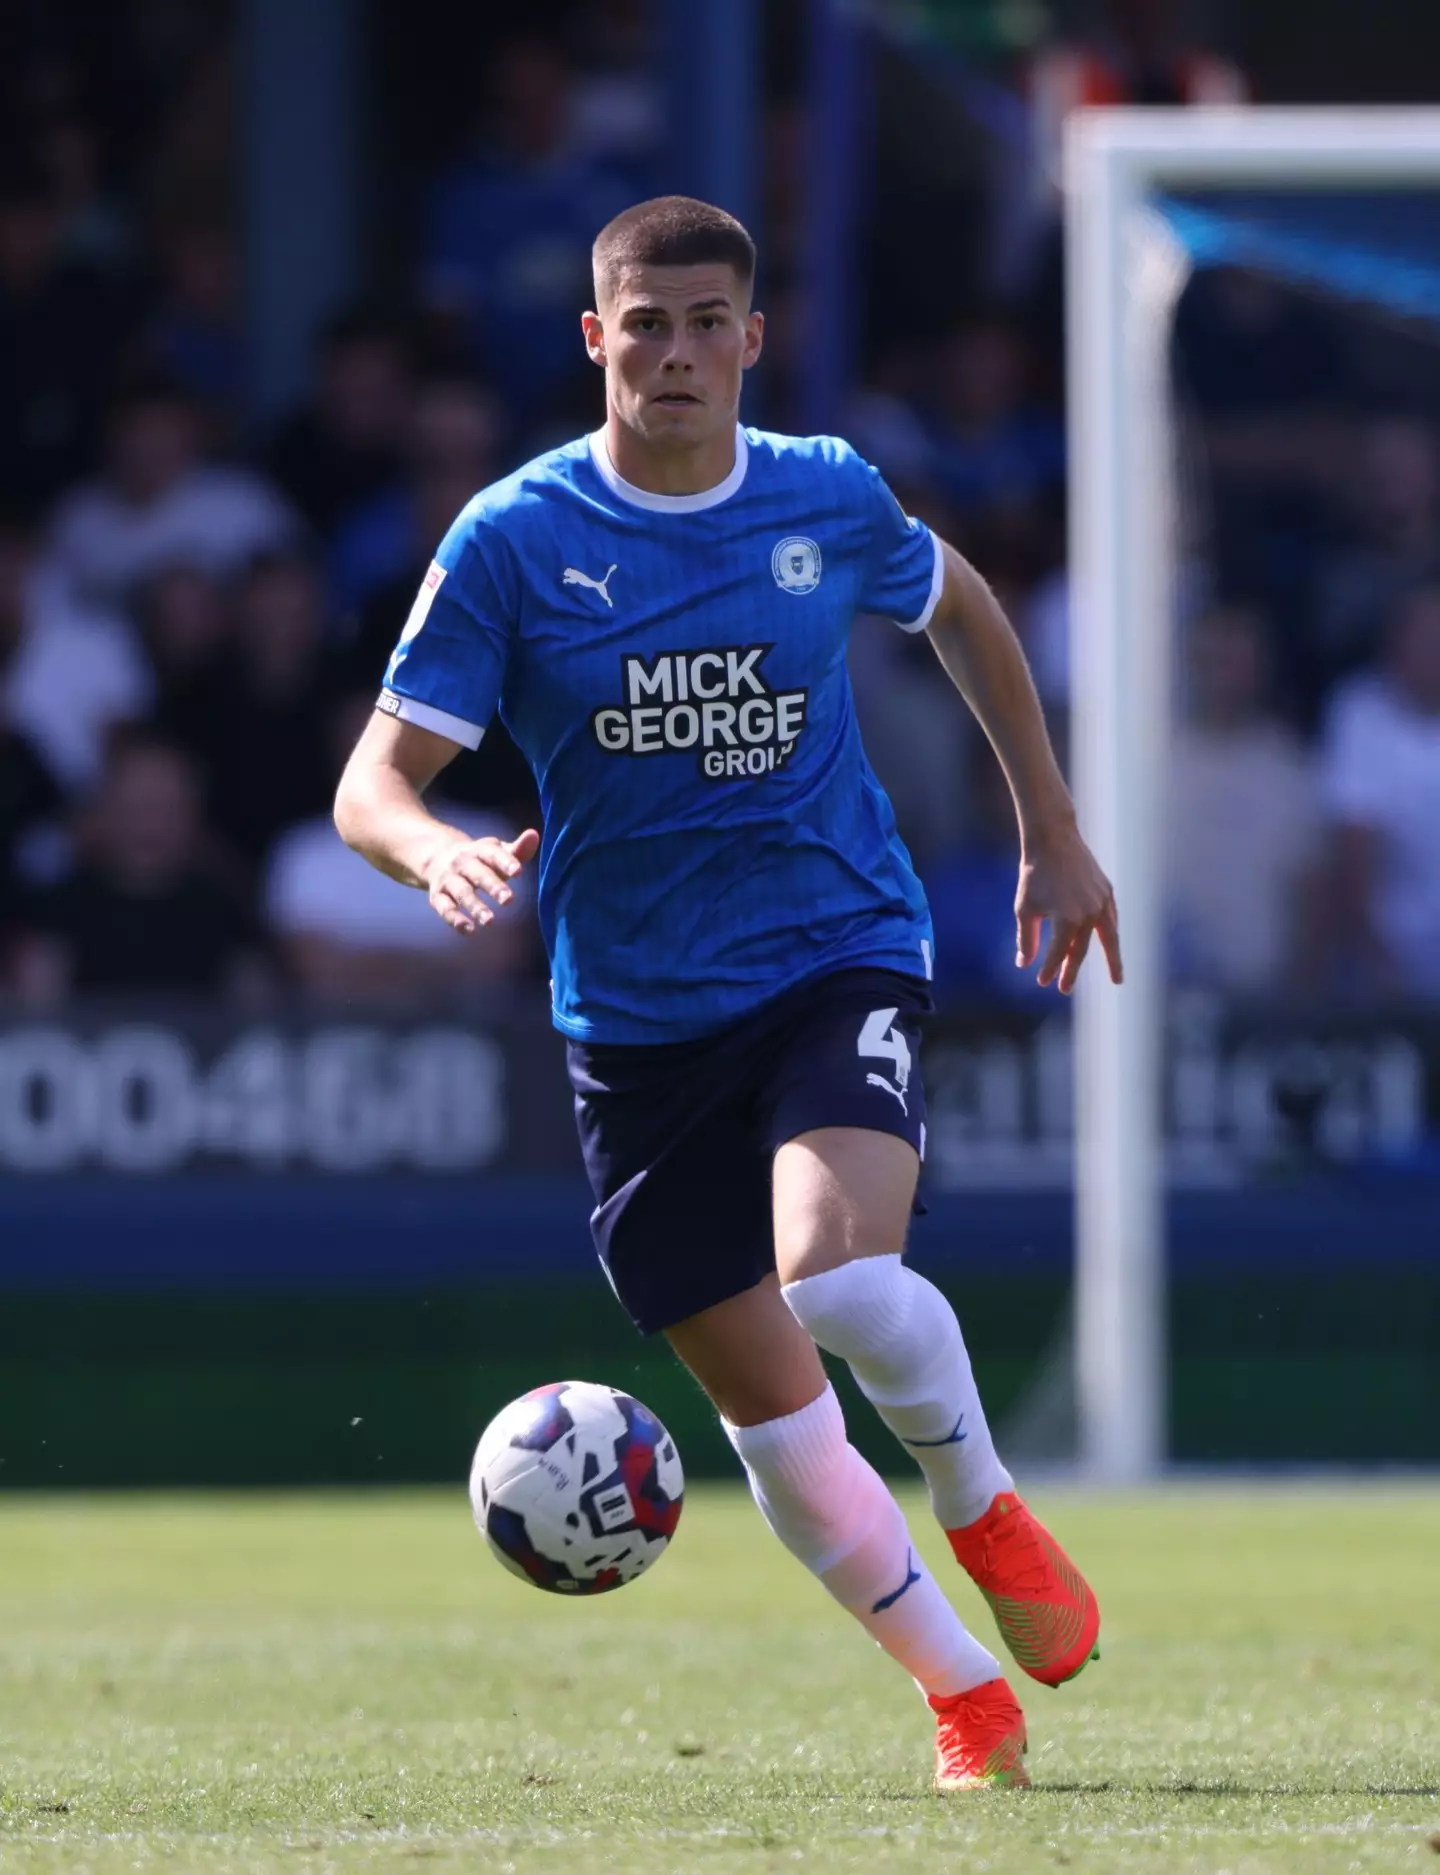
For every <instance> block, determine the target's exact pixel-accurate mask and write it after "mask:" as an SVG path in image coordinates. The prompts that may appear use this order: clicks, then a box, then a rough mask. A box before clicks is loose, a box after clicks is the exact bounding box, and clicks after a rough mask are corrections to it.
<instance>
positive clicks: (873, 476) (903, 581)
mask: <svg viewBox="0 0 1440 1875" xmlns="http://www.w3.org/2000/svg"><path fill="white" fill-rule="evenodd" d="M856 461H857V466H858V468H859V471H860V474H861V476H862V477H863V481H862V484H861V488H862V494H861V500H862V502H863V504H864V511H865V517H866V520H867V523H868V531H869V542H868V550H867V552H866V556H865V575H864V580H863V583H862V586H861V590H860V609H861V611H862V612H875V613H878V614H879V615H880V616H881V617H882V618H891V619H894V621H895V623H896V624H897V625H898V626H899V627H900V629H901V631H907V632H922V631H924V629H925V627H926V626H927V625H928V624H929V623H930V619H931V616H932V614H933V613H934V611H935V607H936V606H937V605H938V604H939V602H940V590H941V587H942V586H943V585H944V582H945V560H944V556H943V555H942V554H941V551H940V542H939V540H938V539H937V538H936V536H935V535H934V534H932V533H931V531H930V529H929V528H928V527H926V525H925V523H924V522H923V521H917V520H914V519H913V518H912V517H911V516H910V515H908V514H906V512H905V510H904V509H903V508H902V507H901V506H900V503H899V502H898V501H897V500H896V499H895V497H894V495H892V494H891V492H890V489H889V486H888V485H887V483H886V481H885V478H884V476H882V475H881V473H880V471H879V470H878V469H875V468H872V467H871V465H870V464H869V463H868V462H863V461H860V460H859V458H857V459H856Z"/></svg>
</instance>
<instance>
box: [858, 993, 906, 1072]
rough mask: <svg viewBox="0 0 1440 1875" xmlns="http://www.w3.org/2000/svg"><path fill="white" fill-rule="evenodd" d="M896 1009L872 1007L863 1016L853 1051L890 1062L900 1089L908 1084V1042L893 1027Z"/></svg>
mask: <svg viewBox="0 0 1440 1875" xmlns="http://www.w3.org/2000/svg"><path fill="white" fill-rule="evenodd" d="M899 1013H900V1012H899V1010H898V1009H872V1010H871V1012H870V1014H869V1015H868V1016H866V1018H865V1026H864V1028H862V1029H861V1031H860V1040H859V1042H858V1043H857V1044H856V1048H855V1052H856V1053H857V1054H859V1055H865V1056H868V1057H870V1058H872V1059H875V1060H880V1061H888V1062H890V1063H891V1064H892V1066H893V1069H894V1074H895V1081H896V1085H897V1086H898V1087H900V1088H901V1089H902V1090H903V1089H904V1088H906V1087H908V1086H909V1085H910V1044H909V1043H908V1042H907V1041H906V1040H905V1037H904V1036H903V1035H902V1034H901V1033H900V1031H899V1029H898V1028H895V1027H893V1026H892V1025H893V1024H894V1021H895V1018H896V1016H897V1015H898V1014H899Z"/></svg>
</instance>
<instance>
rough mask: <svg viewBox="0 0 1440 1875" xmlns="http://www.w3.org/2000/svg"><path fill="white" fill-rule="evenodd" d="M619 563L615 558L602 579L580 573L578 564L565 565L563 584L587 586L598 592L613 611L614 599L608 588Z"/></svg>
mask: <svg viewBox="0 0 1440 1875" xmlns="http://www.w3.org/2000/svg"><path fill="white" fill-rule="evenodd" d="M619 564H620V562H619V561H618V560H617V561H616V562H615V565H614V566H612V567H610V568H609V569H608V571H607V572H606V574H605V577H604V579H591V577H590V575H589V574H588V573H582V572H581V571H580V569H579V567H578V566H567V567H566V569H565V575H564V579H565V584H566V585H567V586H588V587H589V588H590V590H591V592H598V593H599V595H600V597H601V598H602V599H603V600H604V601H605V603H606V605H608V606H609V607H610V608H611V609H612V611H613V609H614V606H615V601H614V600H613V599H612V598H611V597H610V593H609V590H608V589H609V585H610V580H611V577H612V575H613V574H614V573H615V571H616V568H617V567H618V566H619Z"/></svg>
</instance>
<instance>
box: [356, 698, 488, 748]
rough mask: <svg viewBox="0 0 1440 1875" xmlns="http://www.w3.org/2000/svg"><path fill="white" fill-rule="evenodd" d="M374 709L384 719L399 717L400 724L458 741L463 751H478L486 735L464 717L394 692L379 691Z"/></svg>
mask: <svg viewBox="0 0 1440 1875" xmlns="http://www.w3.org/2000/svg"><path fill="white" fill-rule="evenodd" d="M375 707H376V709H377V710H383V711H384V712H385V714H386V715H387V716H398V717H399V718H400V721H401V722H402V723H414V724H415V725H416V727H417V728H420V729H428V730H429V731H430V732H431V734H432V735H436V736H444V737H446V738H447V739H448V740H449V741H451V742H458V743H459V744H460V746H461V748H462V749H478V748H479V747H480V738H481V737H482V736H483V735H484V734H485V731H484V729H483V728H482V727H481V726H480V725H479V724H478V723H467V722H466V720H465V718H464V717H463V716H452V715H451V714H450V713H449V711H448V710H437V709H435V708H433V707H432V705H430V704H428V703H417V702H416V701H415V699H414V698H413V697H402V696H398V695H397V694H396V692H395V691H393V690H382V691H381V692H380V698H379V701H378V702H377V703H376V705H375Z"/></svg>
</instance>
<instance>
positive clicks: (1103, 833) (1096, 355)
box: [1064, 106, 1440, 1483]
mask: <svg viewBox="0 0 1440 1875" xmlns="http://www.w3.org/2000/svg"><path fill="white" fill-rule="evenodd" d="M1064 180H1065V234H1066V294H1067V298H1066V304H1067V360H1066V364H1067V377H1068V382H1069V391H1068V397H1069V411H1068V421H1069V435H1070V469H1069V475H1070V502H1071V507H1070V517H1071V518H1070V564H1071V582H1072V584H1071V591H1072V605H1071V621H1072V622H1071V670H1072V716H1071V724H1072V766H1073V773H1074V781H1075V793H1076V800H1077V803H1078V806H1079V811H1080V815H1081V824H1082V826H1083V828H1084V831H1085V834H1086V837H1087V838H1088V839H1089V841H1090V842H1091V844H1092V845H1093V846H1094V848H1095V850H1096V853H1097V856H1098V857H1099V859H1100V861H1101V863H1102V865H1104V866H1105V867H1106V869H1107V870H1108V871H1109V873H1110V876H1111V878H1112V879H1113V880H1114V883H1115V889H1116V895H1117V898H1118V900H1119V905H1120V920H1121V934H1122V941H1123V945H1124V954H1125V986H1124V988H1123V989H1121V990H1119V991H1116V990H1114V989H1112V988H1111V987H1110V985H1109V983H1108V981H1106V980H1105V978H1104V975H1103V972H1102V970H1101V969H1100V968H1097V967H1096V964H1097V961H1098V960H1097V959H1094V958H1092V960H1091V964H1090V967H1089V968H1088V969H1087V971H1086V972H1085V974H1084V976H1083V977H1082V978H1081V984H1080V988H1079V991H1078V992H1077V1006H1076V1014H1075V1023H1076V1048H1075V1061H1076V1070H1075V1073H1076V1084H1075V1097H1076V1098H1075V1105H1076V1169H1075V1178H1076V1209H1075V1223H1076V1277H1075V1280H1076V1307H1075V1323H1076V1348H1075V1360H1076V1382H1077V1393H1078V1402H1079V1414H1080V1460H1081V1464H1082V1468H1083V1470H1084V1472H1085V1474H1086V1475H1087V1476H1090V1477H1093V1478H1096V1479H1098V1480H1101V1481H1104V1482H1109V1483H1130V1482H1136V1481H1139V1480H1142V1479H1144V1478H1147V1477H1151V1476H1153V1475H1155V1473H1157V1472H1158V1471H1159V1470H1160V1469H1161V1468H1162V1467H1163V1465H1164V1463H1165V1461H1166V1457H1167V1440H1166V1422H1167V1405H1168V1379H1167V1358H1166V1355H1167V1350H1166V1332H1165V1322H1166V1313H1165V1239H1164V1222H1163V1215H1164V1212H1163V1207H1164V1172H1165V1163H1164V1139H1163V1134H1162V1121H1161V1048H1162V1040H1163V1019H1164V1008H1165V984H1164V948H1163V906H1162V892H1163V866H1162V859H1163V841H1164V791H1165V756H1166V740H1167V733H1168V727H1169V717H1170V685H1169V663H1170V646H1169V640H1170V636H1171V631H1172V619H1173V607H1172V603H1171V589H1172V568H1171V564H1170V561H1171V551H1172V539H1173V535H1172V530H1171V527H1170V525H1169V516H1168V504H1169V488H1170V482H1171V474H1172V463H1171V440H1170V433H1169V421H1168V408H1167V406H1168V389H1167V376H1168V366H1167V360H1166V353H1167V349H1168V339H1169V323H1170V322H1169V320H1168V319H1167V318H1165V317H1163V316H1158V315H1161V314H1162V313H1163V310H1164V308H1165V303H1166V299H1167V297H1168V299H1169V302H1170V303H1171V304H1173V298H1174V295H1175V292H1176V290H1177V288H1178V276H1179V272H1180V271H1181V270H1177V269H1175V268H1173V267H1171V266H1170V265H1169V264H1168V260H1167V254H1166V248H1165V243H1164V241H1163V239H1161V240H1157V239H1156V238H1155V235H1156V232H1157V229H1156V222H1157V219H1158V218H1156V217H1154V216H1153V215H1151V214H1147V211H1146V203H1147V198H1148V197H1149V196H1150V194H1151V192H1152V191H1153V190H1155V189H1164V188H1167V187H1170V188H1179V189H1183V188H1203V189H1208V190H1215V189H1225V188H1236V189H1242V188H1251V189H1253V188H1269V189H1276V188H1281V189H1285V188H1293V189H1297V190H1304V189H1306V188H1311V187H1332V188H1333V187H1352V188H1374V187H1386V186H1390V187H1395V186H1405V185H1409V186H1413V187H1424V186H1426V185H1434V186H1440V110H1394V109H1374V108H1371V109H1353V110H1346V109H1340V110H1337V109H1310V108H1290V107H1285V108H1270V109H1266V108H1260V109H1250V108H1245V107H1231V106H1223V107H1210V108H1204V109H1195V110H1168V109H1165V110H1159V109H1123V110H1104V111H1082V112H1079V113H1077V114H1076V116H1075V117H1074V118H1073V119H1072V120H1071V122H1070V124H1069V125H1068V127H1067V133H1066V143H1065V178H1064Z"/></svg>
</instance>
